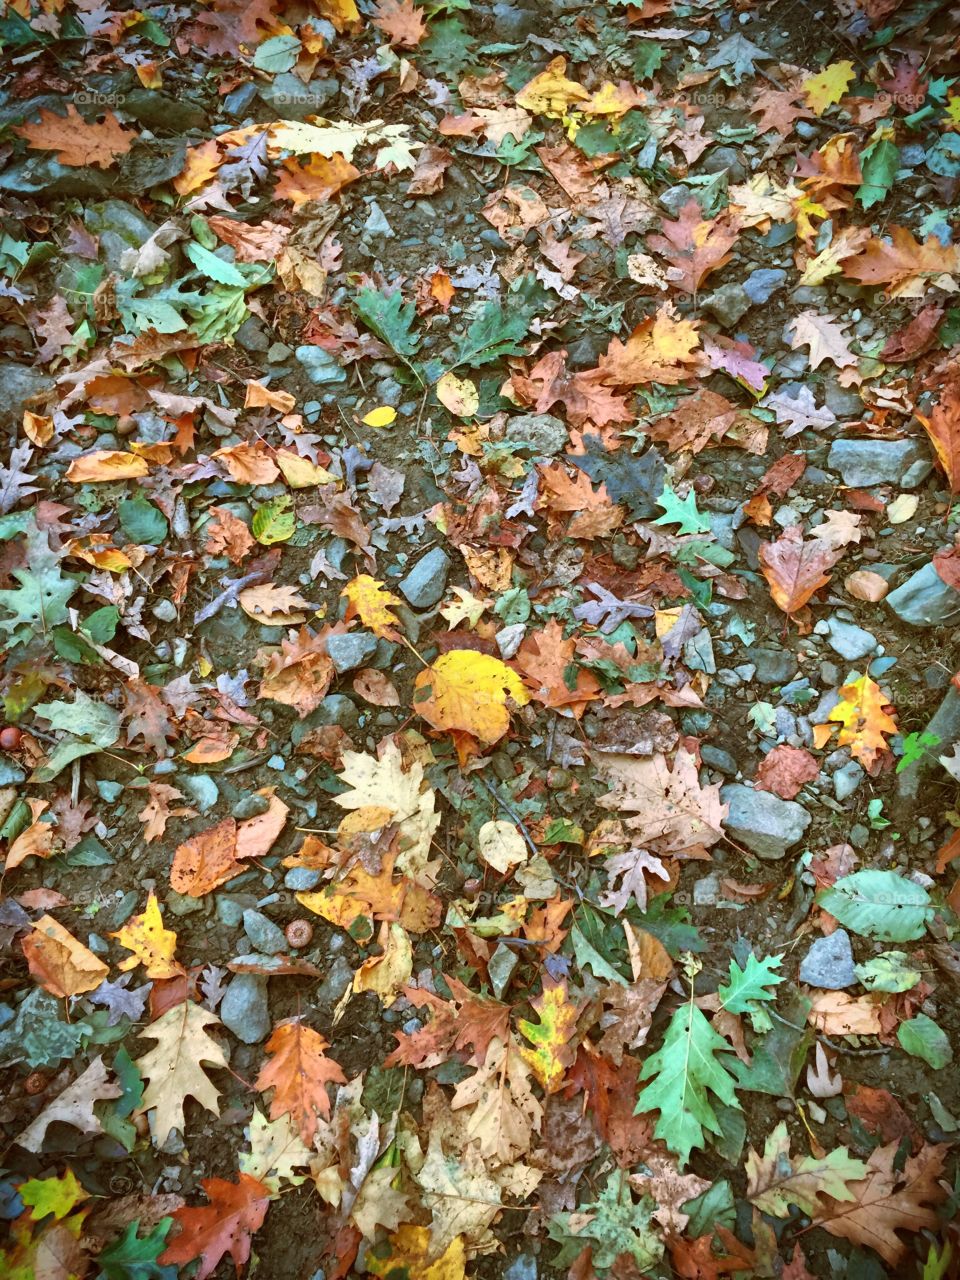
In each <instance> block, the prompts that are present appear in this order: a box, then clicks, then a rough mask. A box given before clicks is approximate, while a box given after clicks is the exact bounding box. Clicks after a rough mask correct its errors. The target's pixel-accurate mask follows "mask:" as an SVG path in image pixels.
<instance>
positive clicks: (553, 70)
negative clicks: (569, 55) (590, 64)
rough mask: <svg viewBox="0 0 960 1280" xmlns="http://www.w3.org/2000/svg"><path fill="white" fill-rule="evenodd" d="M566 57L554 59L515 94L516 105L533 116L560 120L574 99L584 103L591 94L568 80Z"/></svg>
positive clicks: (581, 86) (580, 85)
mask: <svg viewBox="0 0 960 1280" xmlns="http://www.w3.org/2000/svg"><path fill="white" fill-rule="evenodd" d="M566 71H567V60H566V58H553V59H552V60H551V61H550V62H548V63H547V66H546V70H544V71H541V72H540V74H539V75H538V76H534V77H533V79H532V80H531V81H529V83H528V84H525V85H524V86H523V88H522V89H521V90H520V92H519V93H518V94H517V98H516V102H517V106H518V107H523V109H524V110H525V111H530V112H532V113H533V115H539V116H551V117H552V118H553V119H555V120H561V119H562V118H563V117H564V116H565V115H566V114H567V112H568V111H569V109H570V108H571V107H572V106H573V104H574V103H575V102H586V101H588V99H589V98H590V94H589V93H588V92H587V90H586V89H584V87H583V85H582V84H577V82H576V81H575V80H568V79H567V75H566Z"/></svg>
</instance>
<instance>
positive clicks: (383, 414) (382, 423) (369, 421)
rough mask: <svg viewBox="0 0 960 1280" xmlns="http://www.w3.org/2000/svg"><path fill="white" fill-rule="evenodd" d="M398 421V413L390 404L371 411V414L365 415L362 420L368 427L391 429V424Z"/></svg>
mask: <svg viewBox="0 0 960 1280" xmlns="http://www.w3.org/2000/svg"><path fill="white" fill-rule="evenodd" d="M396 420H397V411H396V409H394V408H393V407H392V406H391V405H389V404H382V405H380V406H379V408H376V409H371V410H370V412H369V413H365V414H364V415H363V417H362V418H361V419H360V421H361V422H364V423H366V425H367V426H368V427H389V426H390V424H391V422H396Z"/></svg>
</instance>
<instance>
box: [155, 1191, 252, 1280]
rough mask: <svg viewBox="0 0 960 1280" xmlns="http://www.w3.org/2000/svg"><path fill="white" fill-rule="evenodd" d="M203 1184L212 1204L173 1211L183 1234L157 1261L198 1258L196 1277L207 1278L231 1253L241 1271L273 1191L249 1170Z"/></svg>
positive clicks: (177, 1261) (174, 1239) (198, 1279)
mask: <svg viewBox="0 0 960 1280" xmlns="http://www.w3.org/2000/svg"><path fill="white" fill-rule="evenodd" d="M200 1185H201V1186H202V1187H203V1189H204V1191H205V1192H206V1194H207V1198H208V1199H209V1201H210V1203H209V1205H204V1206H203V1207H202V1208H199V1209H191V1208H184V1209H177V1210H175V1211H174V1214H173V1217H174V1219H175V1221H176V1222H177V1224H178V1225H179V1227H180V1234H179V1235H178V1236H175V1237H174V1238H173V1240H171V1242H170V1244H169V1245H168V1246H167V1248H166V1249H164V1251H163V1253H162V1254H161V1255H160V1257H159V1259H158V1261H159V1262H160V1263H161V1264H163V1263H167V1262H173V1263H177V1264H180V1263H182V1262H193V1260H194V1259H195V1258H199V1259H200V1268H199V1270H198V1271H197V1280H206V1277H207V1276H210V1275H212V1274H213V1272H214V1271H215V1270H216V1269H217V1266H218V1265H219V1263H220V1260H221V1258H223V1257H224V1255H225V1254H227V1253H229V1254H230V1257H231V1258H233V1261H234V1263H235V1264H236V1268H237V1272H238V1274H239V1271H240V1268H241V1267H243V1266H244V1265H245V1263H246V1262H247V1259H248V1258H249V1257H250V1242H251V1237H252V1236H253V1234H254V1232H256V1231H259V1230H260V1228H261V1227H262V1226H263V1220H264V1218H265V1217H266V1216H267V1209H268V1208H269V1206H270V1200H271V1192H270V1190H269V1188H268V1187H265V1186H264V1185H263V1183H262V1182H258V1181H257V1179H256V1178H251V1177H250V1175H249V1174H248V1173H241V1174H238V1175H237V1181H236V1182H227V1181H226V1179H225V1178H204V1179H203V1181H202V1182H201V1183H200Z"/></svg>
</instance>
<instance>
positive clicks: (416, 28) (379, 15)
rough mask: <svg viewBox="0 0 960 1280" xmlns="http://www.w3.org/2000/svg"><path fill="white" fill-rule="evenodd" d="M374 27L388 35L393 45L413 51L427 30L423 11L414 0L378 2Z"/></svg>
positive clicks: (383, 0) (384, 0)
mask: <svg viewBox="0 0 960 1280" xmlns="http://www.w3.org/2000/svg"><path fill="white" fill-rule="evenodd" d="M373 25H374V26H375V27H379V28H380V30H381V31H383V32H384V33H385V34H386V37H387V39H388V40H389V41H390V43H391V44H392V45H399V46H400V47H401V48H402V49H413V48H414V47H415V46H416V45H418V44H419V43H420V41H421V40H422V39H423V34H424V32H425V31H426V29H427V23H426V19H425V17H424V13H423V10H422V9H418V8H417V7H416V5H415V4H414V3H413V0H378V3H377V7H376V9H375V10H374V12H373Z"/></svg>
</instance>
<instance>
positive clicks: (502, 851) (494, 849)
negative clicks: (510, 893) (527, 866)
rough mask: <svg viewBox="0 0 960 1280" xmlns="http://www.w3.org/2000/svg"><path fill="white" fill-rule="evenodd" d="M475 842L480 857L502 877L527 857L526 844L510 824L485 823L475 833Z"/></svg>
mask: <svg viewBox="0 0 960 1280" xmlns="http://www.w3.org/2000/svg"><path fill="white" fill-rule="evenodd" d="M477 842H478V844H479V845H480V857H481V858H482V859H483V860H484V862H485V863H486V864H487V866H488V867H493V869H494V870H495V871H499V872H500V874H501V875H502V876H505V875H506V874H507V872H508V871H509V870H510V868H511V867H515V866H517V865H519V863H521V862H526V860H527V858H528V856H529V851H528V849H527V843H526V841H525V840H524V838H523V836H522V835H521V834H520V832H519V830H518V828H517V827H515V826H514V825H513V823H512V822H504V821H500V820H498V821H496V822H485V823H484V824H483V826H482V827H481V828H480V830H479V831H478V832H477Z"/></svg>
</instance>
